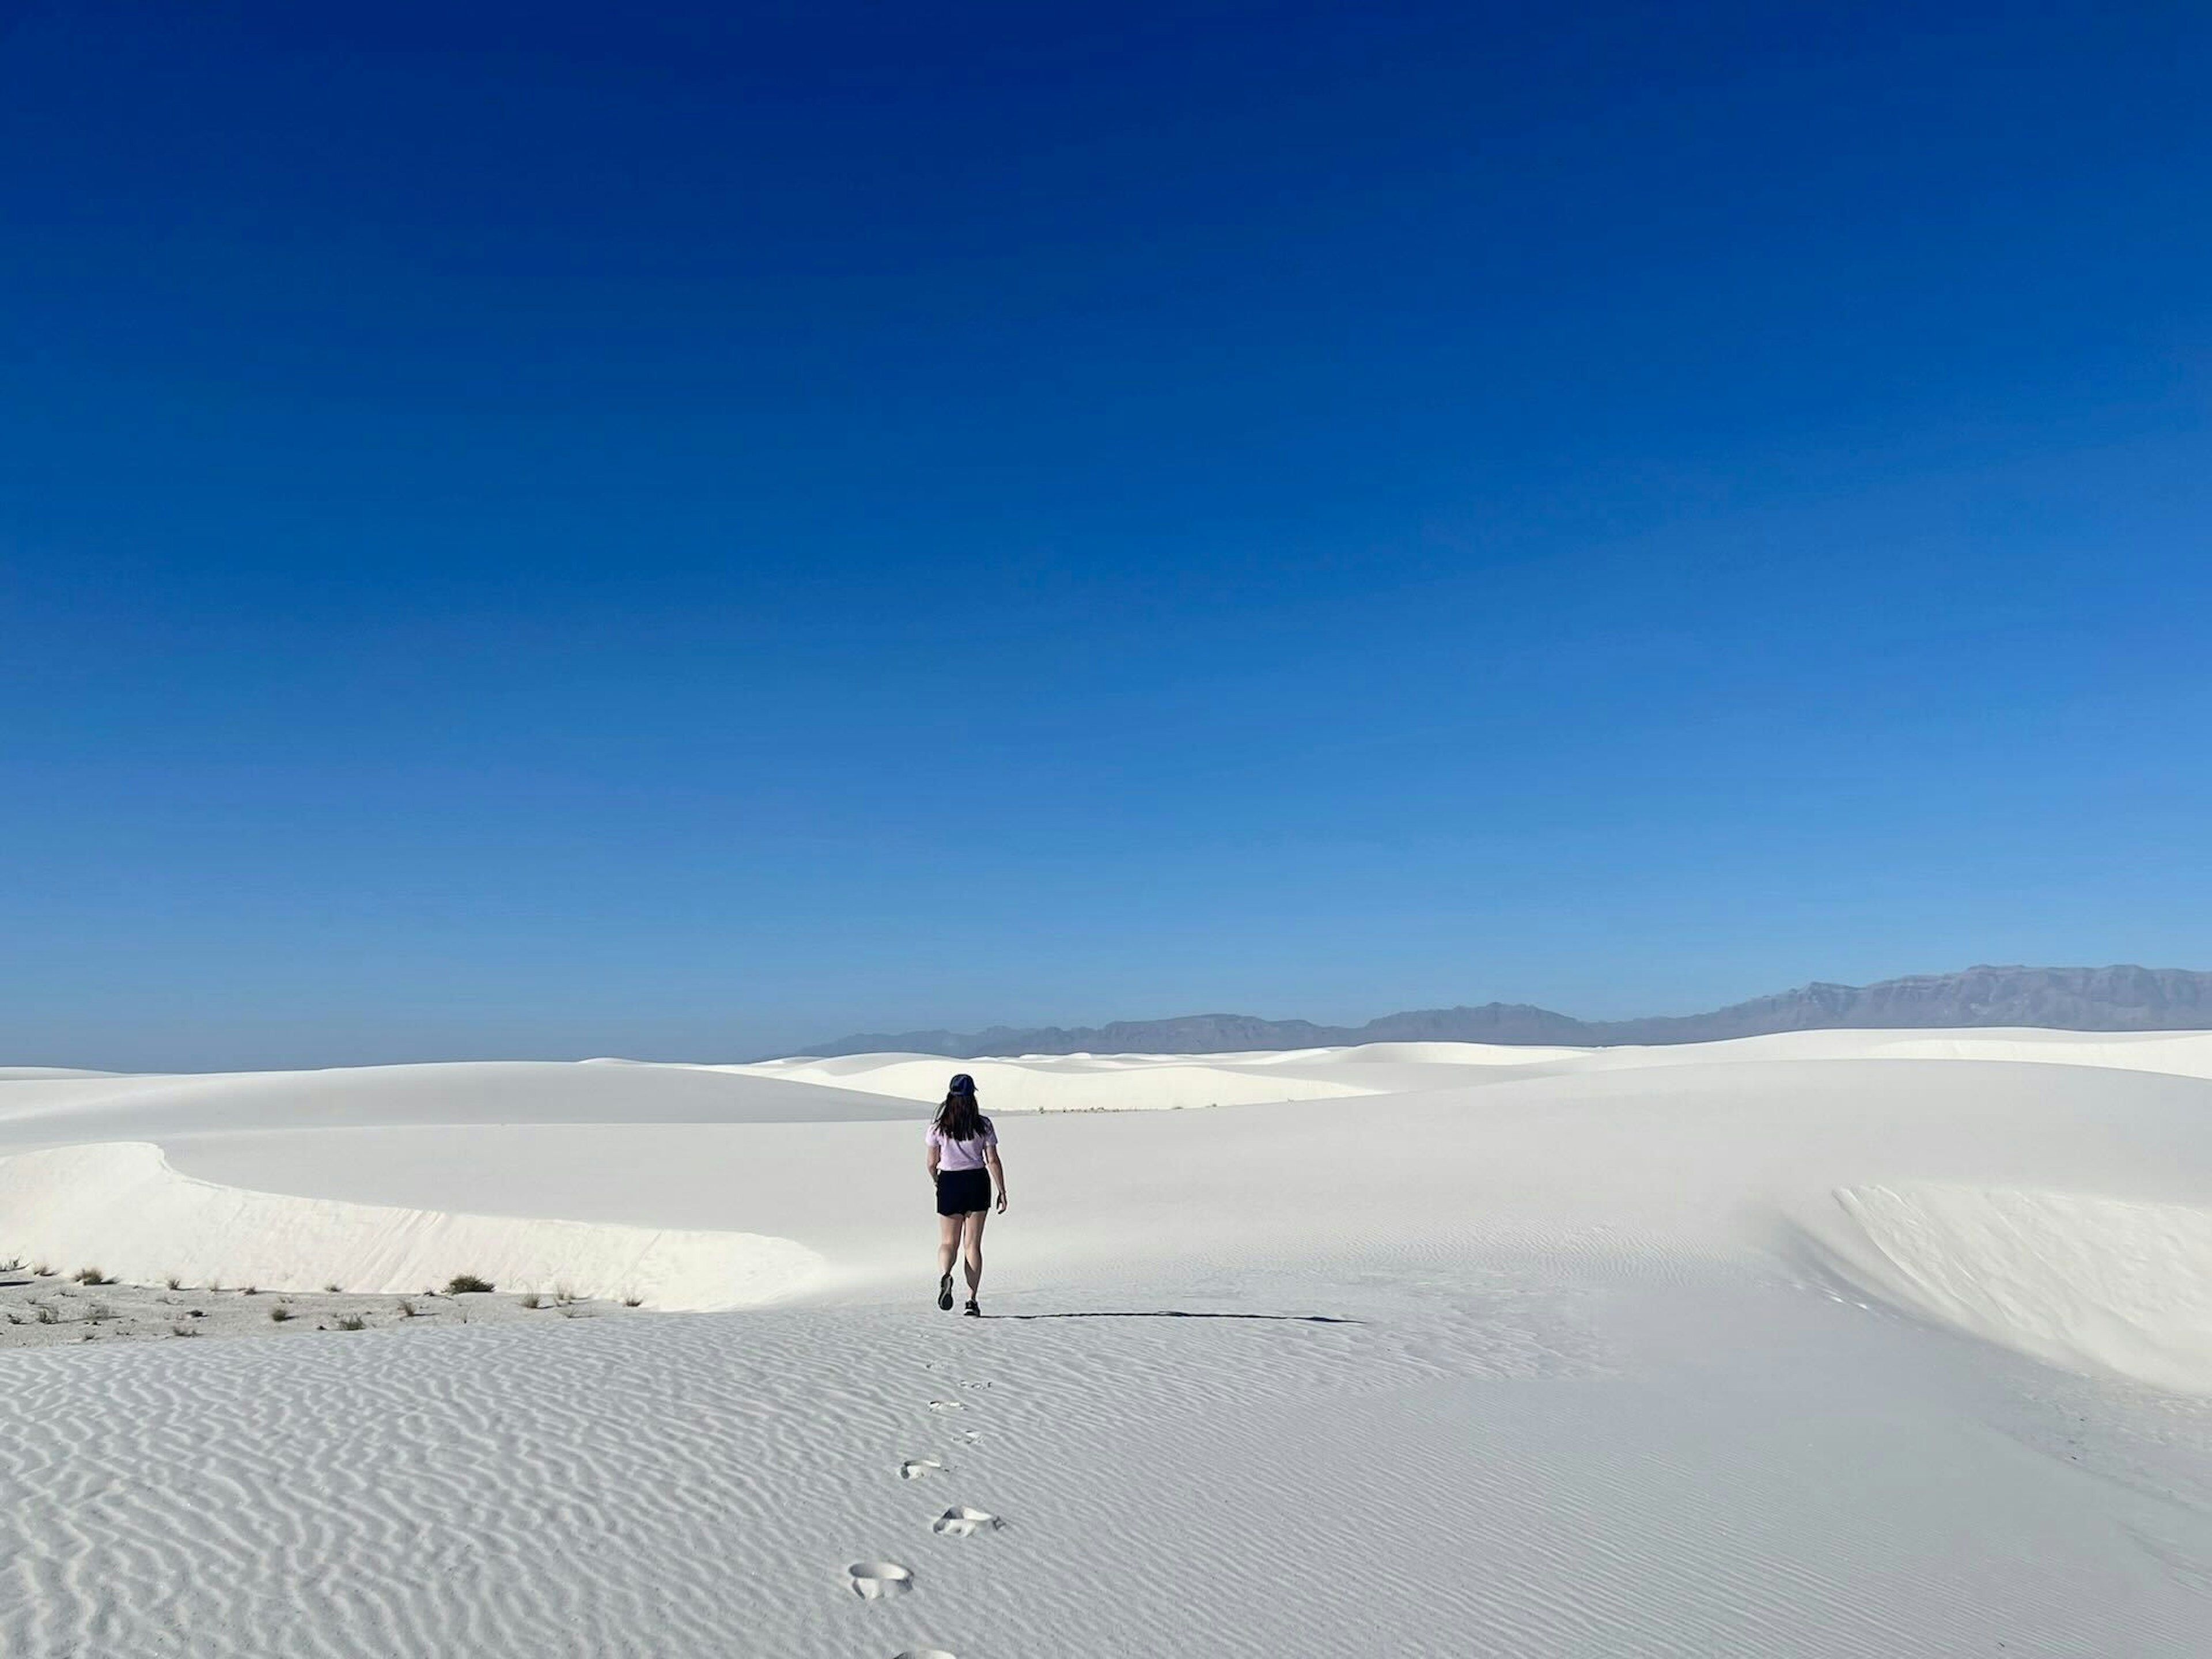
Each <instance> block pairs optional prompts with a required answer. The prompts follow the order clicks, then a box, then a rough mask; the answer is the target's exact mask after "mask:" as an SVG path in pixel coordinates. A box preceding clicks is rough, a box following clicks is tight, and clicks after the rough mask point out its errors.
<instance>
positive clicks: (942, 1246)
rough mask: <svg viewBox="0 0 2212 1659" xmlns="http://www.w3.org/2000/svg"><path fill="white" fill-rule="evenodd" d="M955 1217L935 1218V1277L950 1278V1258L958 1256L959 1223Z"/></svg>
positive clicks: (959, 1218) (942, 1216)
mask: <svg viewBox="0 0 2212 1659" xmlns="http://www.w3.org/2000/svg"><path fill="white" fill-rule="evenodd" d="M961 1220H962V1218H961V1217H959V1216H957V1215H941V1216H939V1217H938V1218H937V1276H938V1277H939V1279H950V1278H951V1277H952V1258H953V1257H955V1256H956V1255H959V1254H960V1223H961Z"/></svg>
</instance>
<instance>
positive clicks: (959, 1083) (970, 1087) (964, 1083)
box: [951, 1072, 975, 1095]
mask: <svg viewBox="0 0 2212 1659" xmlns="http://www.w3.org/2000/svg"><path fill="white" fill-rule="evenodd" d="M951 1092H952V1093H954V1094H956V1095H972V1094H974V1093H975V1079H974V1078H972V1077H969V1075H968V1073H965V1072H962V1073H960V1074H959V1075H957V1077H955V1078H954V1079H952V1089H951Z"/></svg>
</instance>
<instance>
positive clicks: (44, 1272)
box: [31, 1261, 54, 1279]
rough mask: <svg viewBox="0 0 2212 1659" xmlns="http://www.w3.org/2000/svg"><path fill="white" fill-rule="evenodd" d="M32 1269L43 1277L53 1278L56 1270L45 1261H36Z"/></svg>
mask: <svg viewBox="0 0 2212 1659" xmlns="http://www.w3.org/2000/svg"><path fill="white" fill-rule="evenodd" d="M31 1271H32V1272H33V1273H36V1274H37V1275H38V1276H39V1277H40V1278H41V1279H52V1277H53V1276H54V1270H53V1269H52V1267H48V1266H47V1265H46V1263H45V1262H43V1261H40V1262H34V1263H33V1265H32V1267H31Z"/></svg>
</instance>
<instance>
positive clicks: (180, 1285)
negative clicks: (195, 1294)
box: [161, 1273, 185, 1291]
mask: <svg viewBox="0 0 2212 1659" xmlns="http://www.w3.org/2000/svg"><path fill="white" fill-rule="evenodd" d="M161 1282H162V1283H163V1284H164V1285H167V1286H168V1287H169V1288H170V1289H171V1290H173V1291H181V1290H183V1289H184V1288H185V1276H184V1275H183V1274H182V1273H171V1274H170V1275H169V1276H168V1277H167V1279H163V1280H162V1281H161Z"/></svg>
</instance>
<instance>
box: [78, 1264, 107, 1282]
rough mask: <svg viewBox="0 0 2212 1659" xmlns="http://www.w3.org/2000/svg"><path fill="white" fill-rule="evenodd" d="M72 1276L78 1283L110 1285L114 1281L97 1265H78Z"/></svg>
mask: <svg viewBox="0 0 2212 1659" xmlns="http://www.w3.org/2000/svg"><path fill="white" fill-rule="evenodd" d="M73 1277H74V1278H75V1279H76V1282H77V1283H78V1284H80V1285H112V1284H113V1283H114V1282H115V1281H114V1280H113V1279H110V1278H109V1277H108V1276H107V1275H106V1273H102V1272H100V1269H99V1268H97V1267H79V1268H78V1269H77V1270H76V1273H75V1274H74V1275H73Z"/></svg>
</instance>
